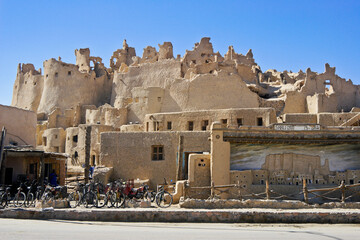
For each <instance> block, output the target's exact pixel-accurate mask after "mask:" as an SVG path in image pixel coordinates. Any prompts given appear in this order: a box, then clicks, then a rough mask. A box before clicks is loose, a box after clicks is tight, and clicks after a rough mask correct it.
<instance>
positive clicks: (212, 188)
mask: <svg viewBox="0 0 360 240" xmlns="http://www.w3.org/2000/svg"><path fill="white" fill-rule="evenodd" d="M214 197H215V183H214V181H211V198H214Z"/></svg>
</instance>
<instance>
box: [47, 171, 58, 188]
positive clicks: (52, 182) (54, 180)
mask: <svg viewBox="0 0 360 240" xmlns="http://www.w3.org/2000/svg"><path fill="white" fill-rule="evenodd" d="M49 177H50V185H52V186H54V187H56V186H57V175H56V173H55V170H53V171H52V173H51V174H50V176H49Z"/></svg>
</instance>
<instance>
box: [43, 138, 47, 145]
mask: <svg viewBox="0 0 360 240" xmlns="http://www.w3.org/2000/svg"><path fill="white" fill-rule="evenodd" d="M43 145H44V146H46V145H47V138H46V137H43Z"/></svg>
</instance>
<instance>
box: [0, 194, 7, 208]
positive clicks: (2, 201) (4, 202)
mask: <svg viewBox="0 0 360 240" xmlns="http://www.w3.org/2000/svg"><path fill="white" fill-rule="evenodd" d="M7 199H8V197H7V193H3V194H2V195H1V196H0V206H1V208H5V207H6V205H7Z"/></svg>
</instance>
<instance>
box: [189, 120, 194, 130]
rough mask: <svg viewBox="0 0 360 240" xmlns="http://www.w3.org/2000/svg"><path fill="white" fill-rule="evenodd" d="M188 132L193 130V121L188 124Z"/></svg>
mask: <svg viewBox="0 0 360 240" xmlns="http://www.w3.org/2000/svg"><path fill="white" fill-rule="evenodd" d="M188 130H189V131H193V130H194V122H193V121H189V122H188Z"/></svg>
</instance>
